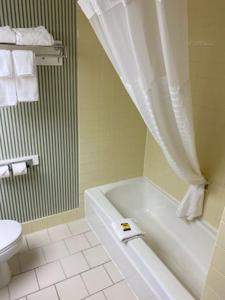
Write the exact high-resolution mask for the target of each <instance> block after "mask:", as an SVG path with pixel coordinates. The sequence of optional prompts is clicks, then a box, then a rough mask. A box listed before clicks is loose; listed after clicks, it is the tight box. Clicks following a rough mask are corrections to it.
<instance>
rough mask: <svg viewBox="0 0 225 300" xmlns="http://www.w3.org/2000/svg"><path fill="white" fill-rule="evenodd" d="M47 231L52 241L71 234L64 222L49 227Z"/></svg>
mask: <svg viewBox="0 0 225 300" xmlns="http://www.w3.org/2000/svg"><path fill="white" fill-rule="evenodd" d="M48 233H49V235H50V238H51V240H52V241H53V242H57V241H60V240H63V239H66V238H68V237H70V236H71V232H70V231H69V228H68V226H67V225H66V224H63V225H58V226H54V227H51V228H49V229H48Z"/></svg>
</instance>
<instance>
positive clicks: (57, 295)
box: [53, 283, 60, 300]
mask: <svg viewBox="0 0 225 300" xmlns="http://www.w3.org/2000/svg"><path fill="white" fill-rule="evenodd" d="M53 286H54V288H55V291H56V294H57V297H58V299H59V300H60V296H59V292H58V290H57V287H56V283H55V284H53Z"/></svg>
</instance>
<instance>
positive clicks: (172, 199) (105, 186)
mask: <svg viewBox="0 0 225 300" xmlns="http://www.w3.org/2000/svg"><path fill="white" fill-rule="evenodd" d="M143 179H144V180H145V181H146V182H149V183H150V184H152V185H153V186H154V187H155V188H156V189H157V190H159V191H160V192H161V193H162V194H164V195H165V196H167V197H168V200H169V201H170V203H172V205H173V206H176V207H177V206H178V205H179V204H180V201H179V200H177V199H176V198H175V197H174V196H173V195H171V194H169V193H168V192H166V191H165V190H163V189H162V188H161V187H160V186H158V185H157V184H156V183H154V182H153V181H152V180H150V179H149V178H148V177H146V176H138V177H132V178H128V179H123V180H119V181H114V182H112V183H107V184H102V185H99V186H95V187H91V188H89V189H87V190H86V191H91V190H95V189H96V188H98V189H100V190H101V191H102V192H103V194H106V193H107V192H108V191H109V190H111V189H112V188H114V187H117V186H123V184H124V183H129V182H131V181H136V180H142V181H143ZM86 191H85V192H86ZM177 218H179V217H177ZM181 219H182V218H181ZM187 222H188V221H187ZM190 223H195V224H197V225H198V226H200V227H202V228H203V229H204V230H206V231H207V232H208V233H209V235H210V236H211V237H212V238H213V239H214V240H215V241H216V235H217V233H218V228H215V227H213V226H212V225H211V224H209V223H208V222H207V221H206V220H204V219H203V217H199V218H197V219H196V220H194V221H191V222H190Z"/></svg>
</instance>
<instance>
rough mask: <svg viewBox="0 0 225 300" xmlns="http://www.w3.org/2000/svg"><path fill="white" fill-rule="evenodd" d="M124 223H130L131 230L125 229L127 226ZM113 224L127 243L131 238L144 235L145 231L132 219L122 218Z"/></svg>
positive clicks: (117, 232) (116, 231)
mask: <svg viewBox="0 0 225 300" xmlns="http://www.w3.org/2000/svg"><path fill="white" fill-rule="evenodd" d="M123 224H128V228H130V230H124V229H126V227H127V226H124V225H123ZM111 226H112V228H113V230H114V232H115V234H116V235H117V237H118V239H119V240H120V241H121V242H125V243H126V242H128V241H129V240H131V239H134V238H138V237H141V236H143V235H144V233H143V232H142V231H141V229H140V228H139V227H138V226H137V224H136V223H135V222H134V220H132V219H121V220H119V221H116V222H113V223H112V224H111Z"/></svg>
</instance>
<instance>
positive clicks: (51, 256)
mask: <svg viewBox="0 0 225 300" xmlns="http://www.w3.org/2000/svg"><path fill="white" fill-rule="evenodd" d="M43 251H44V255H45V258H46V261H47V262H52V261H55V260H57V259H60V258H63V257H66V256H68V255H69V252H68V250H67V248H66V245H65V243H64V241H60V242H56V243H52V244H49V245H47V246H44V247H43Z"/></svg>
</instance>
